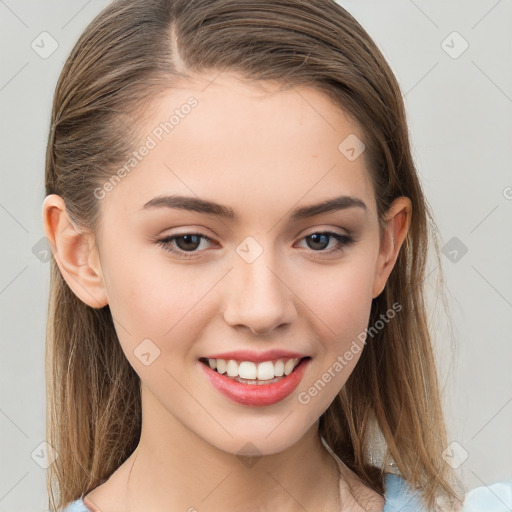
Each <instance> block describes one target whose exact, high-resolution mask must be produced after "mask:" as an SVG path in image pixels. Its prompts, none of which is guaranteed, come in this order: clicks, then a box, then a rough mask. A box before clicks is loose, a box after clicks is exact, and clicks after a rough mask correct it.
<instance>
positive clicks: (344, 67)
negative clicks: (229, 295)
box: [46, 0, 461, 510]
mask: <svg viewBox="0 0 512 512" xmlns="http://www.w3.org/2000/svg"><path fill="white" fill-rule="evenodd" d="M209 70H214V71H219V72H222V71H234V72H238V73H240V74H241V75H242V76H244V77H246V78H247V79H250V80H272V81H277V82H278V83H282V84H283V85H286V86H290V87H293V86H295V85H307V86H312V87H315V88H317V89H318V90H320V91H322V92H324V93H325V94H327V95H328V96H329V97H330V98H331V99H332V100H333V101H334V102H335V104H337V105H338V106H339V107H340V108H342V109H343V110H344V111H345V112H346V113H348V114H349V115H350V116H351V117H352V118H353V119H354V120H355V121H356V122H357V123H358V125H359V126H360V128H361V130H363V132H362V133H363V135H364V143H365V145H366V153H365V155H366V157H367V158H368V160H367V161H368V172H369V173H370V176H371V178H372V181H373V184H374V190H375V194H376V201H377V206H378V216H379V219H380V220H381V221H382V219H383V218H384V216H385V214H386V212H387V210H388V208H389V206H390V204H391V202H392V201H393V199H395V198H396V197H399V196H406V197H409V198H410V200H411V202H412V210H413V214H412V221H411V225H410V229H409V232H408V234H407V238H406V241H405V244H404V246H403V247H402V249H401V251H400V253H399V256H398V259H397V262H396V264H395V267H394V269H393V271H392V273H391V275H390V277H389V279H388V282H387V284H386V287H385V289H384V291H383V292H382V293H381V294H380V295H379V296H378V297H377V298H375V299H374V300H373V302H372V308H371V316H370V323H369V325H370V326H372V325H374V324H375V323H376V322H377V321H378V319H379V318H381V315H382V314H386V312H387V311H388V310H389V309H390V308H391V307H392V304H394V303H398V304H400V305H401V307H402V309H401V311H400V313H399V314H397V315H396V318H394V319H393V320H392V321H390V322H388V323H387V325H386V326H385V328H383V329H381V330H379V331H378V332H377V333H376V334H374V335H373V334H372V336H371V338H372V339H371V340H369V341H368V343H367V344H366V347H365V349H364V350H363V352H362V355H361V358H360V360H359V362H358V364H357V365H356V367H355V369H354V371H353V373H352V374H351V375H350V377H349V379H348V381H347V382H346V384H345V386H344V387H343V389H342V390H341V391H340V393H339V394H338V395H337V396H336V398H335V400H334V401H333V402H332V403H331V405H330V406H329V408H328V409H327V410H326V411H325V413H324V414H323V415H322V416H321V418H320V423H319V428H320V432H321V434H322V435H323V436H324V437H325V439H326V441H327V443H328V444H329V446H331V447H332V449H333V450H334V452H335V453H336V454H337V455H338V456H339V457H340V458H341V459H342V460H343V462H344V463H345V464H346V465H347V466H348V467H349V468H350V469H351V470H353V471H354V472H355V473H356V474H357V475H358V476H359V477H360V478H361V479H362V481H363V482H364V483H365V484H366V485H368V486H369V487H371V488H373V489H374V490H376V491H378V492H380V493H383V492H384V485H383V474H384V473H385V472H386V471H388V470H389V462H390V461H392V462H393V463H394V464H395V465H396V466H395V467H396V470H397V471H399V472H400V474H401V475H402V476H403V477H404V478H405V479H406V480H407V481H408V482H409V484H410V485H411V486H413V487H417V488H418V489H420V490H421V494H422V496H423V498H424V502H425V504H427V505H428V507H429V508H432V507H433V506H436V505H435V503H436V498H437V501H439V500H438V498H439V497H441V496H444V497H445V499H446V500H447V501H446V503H448V504H449V505H448V506H449V509H450V510H456V509H457V504H458V503H459V502H460V501H461V500H460V494H458V492H459V491H458V490H457V489H456V486H457V485H459V482H458V481H457V479H456V477H455V474H454V472H453V470H452V469H451V468H450V467H449V466H448V465H447V464H446V463H445V462H444V460H443V458H442V455H441V454H442V452H443V450H444V449H445V448H446V446H447V434H446V426H445V421H444V417H443V410H442V402H441V392H440V389H439V384H438V376H437V370H436V364H435V357H434V353H433V348H432V342H431V335H430V333H429V326H428V325H427V315H426V310H425V304H424V286H423V285H424V283H423V281H424V278H425V267H426V259H427V252H428V248H429V240H430V239H429V234H430V235H431V237H432V240H433V243H434V249H435V254H436V255H437V259H438V262H439V249H438V243H437V237H436V228H435V224H434V222H433V219H432V215H431V213H430V211H429V208H428V204H427V202H426V200H425V198H424V195H423V192H422V189H421V185H420V182H419V179H418V176H417V173H416V170H415V166H414V162H413V159H412V155H411V149H410V145H409V139H408V130H407V122H406V115H405V109H404V104H403V99H402V96H401V92H400V88H399V85H398V83H397V81H396V78H395V77H394V75H393V73H392V71H391V69H390V67H389V66H388V64H387V63H386V60H385V59H384V57H383V55H382V54H381V52H380V51H379V49H378V48H377V46H376V44H375V43H374V42H373V41H372V39H371V38H370V36H369V35H368V34H367V33H366V31H365V30H364V29H363V28H362V27H361V25H360V24H359V23H358V22H357V21H356V20H355V19H354V18H353V17H352V16H351V15H350V14H349V13H348V12H346V11H345V10H344V9H343V8H342V7H340V6H339V5H337V4H336V3H335V2H334V1H333V0H315V1H314V2H312V1H310V0H258V1H257V2H255V1H254V0H194V1H190V0H145V1H144V2H140V1H139V0H118V1H114V2H113V3H112V4H110V5H109V6H107V7H106V8H105V9H104V10H103V11H102V12H101V13H100V14H99V15H98V16H97V17H96V18H95V19H94V20H93V21H92V22H91V23H90V25H89V26H88V27H87V28H86V30H85V32H84V33H83V34H82V35H81V37H80V38H79V40H78V42H77V43H76V45H75V47H74V48H73V50H72V52H71V54H70V56H69V57H68V59H67V61H66V63H65V65H64V68H63V70H62V72H61V75H60V77H59V80H58V83H57V87H56V91H55V96H54V101H53V109H52V114H51V129H50V135H49V140H48V147H47V156H46V194H58V195H60V196H61V197H62V198H63V199H64V201H65V204H66V208H67V210H68V213H69V215H70V218H71V219H72V221H73V222H74V223H75V225H76V226H79V227H80V228H83V229H89V230H92V231H94V230H95V229H96V228H97V226H98V221H99V210H98V201H97V199H96V197H95V195H94V193H93V191H94V189H95V188H96V187H98V185H100V184H101V183H103V182H104V181H105V179H106V178H107V177H108V176H111V175H112V171H113V170H115V169H116V168H117V166H118V165H119V164H120V163H122V162H123V161H125V160H126V155H128V154H130V152H131V150H133V147H134V146H135V144H136V142H137V141H138V138H139V136H140V133H138V132H137V127H138V126H140V119H141V114H143V113H144V109H143V107H144V106H145V105H147V104H148V101H149V100H150V99H151V98H153V97H154V95H155V94H158V93H159V92H162V91H165V90H166V89H168V88H170V87H172V86H173V84H175V83H176V80H177V79H178V78H179V77H186V76H187V72H193V73H196V72H199V73H200V72H203V71H209ZM340 142H341V141H340ZM48 314H49V318H48V331H47V362H46V364H47V376H48V382H47V399H48V413H47V432H48V436H47V437H48V441H49V442H50V443H51V445H52V446H53V448H54V449H56V450H57V452H58V454H59V457H58V458H57V459H56V461H55V462H54V463H53V464H52V465H51V466H50V468H49V470H48V490H49V495H50V503H51V505H50V508H51V507H55V508H51V510H55V509H57V508H60V507H62V506H65V505H66V504H68V503H69V502H70V501H72V500H75V499H77V498H79V497H80V496H82V495H83V494H86V493H88V492H89V491H91V490H92V489H94V488H95V487H97V486H98V485H100V484H102V483H103V482H104V481H106V480H107V479H108V478H109V476H110V475H111V474H112V473H113V472H114V471H115V470H116V469H117V468H118V467H119V466H120V465H121V464H122V462H124V460H126V458H127V457H128V456H129V455H130V454H131V453H132V452H133V450H134V449H135V448H136V446H137V444H138V441H139V437H140V429H141V403H140V382H139V377H138V375H137V374H136V373H135V371H134V370H133V368H132V367H131V365H130V364H129V362H128V360H127V359H126V357H125V356H124V354H123V352H122V350H121V347H120V344H119V341H118V339H117V335H116V331H115V329H114V325H113V321H112V317H111V314H110V310H109V307H108V305H107V306H105V307H103V308H98V309H95V308H91V307H89V306H88V305H86V304H85V303H83V302H82V301H80V300H79V299H78V298H77V297H76V296H75V294H74V293H73V292H72V291H71V289H70V288H69V286H68V285H67V283H66V282H65V280H64V279H63V277H62V275H61V273H60V271H59V269H58V267H57V265H56V263H55V260H53V259H52V262H51V283H50V301H49V313H48ZM375 426H377V427H378V429H379V430H380V432H381V433H382V435H383V437H384V439H385V442H386V451H385V454H384V458H383V460H381V461H378V462H377V463H375V461H373V460H370V458H369V454H368V451H370V452H371V451H372V443H373V442H374V439H375V438H374V437H373V436H372V434H371V432H372V429H373V428H374V427H375ZM54 490H56V491H58V493H59V500H58V502H57V503H55V498H54Z"/></svg>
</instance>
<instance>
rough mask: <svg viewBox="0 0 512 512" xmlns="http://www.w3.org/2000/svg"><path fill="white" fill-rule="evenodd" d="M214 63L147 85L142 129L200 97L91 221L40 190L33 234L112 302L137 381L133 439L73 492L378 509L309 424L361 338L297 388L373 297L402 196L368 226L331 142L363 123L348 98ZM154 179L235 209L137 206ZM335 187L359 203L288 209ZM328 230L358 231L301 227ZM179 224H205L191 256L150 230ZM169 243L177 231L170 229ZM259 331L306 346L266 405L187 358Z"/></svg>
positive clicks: (355, 187) (200, 506)
mask: <svg viewBox="0 0 512 512" xmlns="http://www.w3.org/2000/svg"><path fill="white" fill-rule="evenodd" d="M215 76H216V75H213V74H212V75H207V74H202V75H196V76H195V77H194V78H191V79H189V80H188V81H187V82H183V83H182V84H181V85H180V86H179V87H177V88H174V89H172V90H169V91H166V92H165V94H163V95H162V96H160V97H158V98H155V100H154V101H153V103H152V104H151V105H150V107H151V108H150V109H149V110H148V111H147V112H148V116H147V119H146V120H145V121H144V123H145V124H144V126H143V129H142V132H141V133H142V134H144V138H145V136H147V135H148V134H151V132H152V130H153V129H154V128H155V126H157V125H158V124H159V123H160V122H162V121H163V120H165V119H167V118H168V116H169V115H168V112H172V111H173V110H174V109H175V108H179V107H180V105H183V104H184V103H185V102H186V101H187V98H189V97H190V96H194V97H195V98H196V99H197V101H198V105H197V107H195V108H194V109H193V110H192V111H191V113H190V114H189V115H187V116H186V117H184V118H183V119H181V120H180V123H179V125H177V126H176V127H175V128H174V130H173V131H172V132H171V133H170V134H167V135H166V136H164V137H163V139H162V141H161V142H159V143H158V145H157V146H156V147H155V148H154V149H152V150H151V151H150V152H149V154H148V155H147V156H146V157H145V158H144V159H143V160H142V161H141V162H140V163H139V164H138V165H137V167H136V169H135V170H133V172H131V173H130V174H129V175H127V176H126V177H124V178H123V179H122V180H121V182H120V183H118V184H117V185H116V186H115V187H114V188H113V190H112V191H110V192H109V193H108V194H106V196H105V198H104V199H101V200H100V209H101V223H100V225H99V227H98V229H97V231H96V232H95V233H89V232H82V233H81V232H80V230H78V229H77V228H75V227H74V226H73V225H72V224H71V223H70V221H69V218H68V216H67V214H66V208H65V204H64V202H63V201H62V199H61V198H60V197H59V196H56V195H50V196H48V197H47V198H46V199H45V201H44V205H43V219H44V228H45V232H46V236H47V237H48V239H49V241H50V243H51V244H52V247H53V250H54V256H55V259H56V261H57V264H58V266H59V268H60V270H61V272H62V274H63V276H64V278H65V279H66V281H67V282H68V284H69V286H70V287H71V289H72V290H73V291H74V293H75V294H76V295H77V296H78V297H79V298H80V299H81V300H82V301H84V302H85V303H86V304H88V305H90V306H91V307H103V306H104V305H106V304H109V306H110V309H111V311H112V315H113V317H114V319H115V325H116V330H117V334H118V337H119V341H120V343H121V346H122V348H123V351H124V353H125V355H126V357H127V358H128V360H129V362H130V363H131V365H132V366H133V368H134V369H135V371H136V372H137V373H138V375H139V376H140V378H141V382H142V384H141V393H142V409H143V426H142V434H141V438H140V442H139V445H138V447H137V449H136V450H135V451H134V453H133V454H132V455H131V456H130V457H129V459H128V460H127V461H126V462H125V463H124V464H122V465H121V466H120V468H119V469H118V470H117V471H116V472H115V473H114V474H113V475H112V477H111V478H110V479H109V480H108V481H107V482H106V483H104V484H103V485H101V486H99V487H97V488H96V489H94V490H93V491H92V492H90V493H89V494H88V496H87V499H86V504H87V505H88V506H89V507H90V508H91V509H92V510H94V509H96V510H101V511H102V512H114V511H115V512H123V511H128V510H129V511H131V512H135V511H140V510H151V511H156V512H158V511H164V510H165V511H168V510H184V511H187V510H190V511H193V510H195V509H197V510H200V511H201V512H202V511H218V510H223V511H225V512H231V511H237V512H240V511H249V510H250V511H256V510H257V511H270V510H280V511H290V512H291V511H299V510H300V511H303V510H304V509H305V510H322V511H324V510H325V511H334V510H338V511H339V510H340V509H341V510H344V511H345V510H346V511H349V510H365V508H364V507H367V510H379V511H382V509H383V506H384V501H383V499H382V498H381V497H380V496H379V495H378V494H377V493H375V492H374V491H372V490H371V489H368V488H366V486H364V485H363V484H362V482H360V481H359V480H358V479H357V477H355V475H354V474H353V473H352V472H351V471H349V470H348V468H346V466H342V467H341V468H340V469H341V475H342V478H341V488H340V487H339V480H340V474H339V473H338V466H337V464H336V462H335V461H334V459H333V457H332V456H331V455H330V454H329V453H328V452H327V451H326V450H325V448H324V447H323V445H322V444H321V442H320V440H319V436H318V418H319V417H320V416H321V414H322V413H323V412H324V411H325V410H326V409H327V407H328V406H329V404H330V403H331V402H332V400H333V399H334V398H335V396H336V394H337V393H338V392H339V390H340V389H341V388H342V387H343V385H344V383H345V382H346V380H347V378H348V377H349V375H350V374H351V372H352V370H353V369H354V367H355V365H356V364H357V361H358V360H359V357H360V355H361V352H359V353H358V354H356V355H355V356H354V357H353V359H352V360H351V361H350V362H347V364H346V365H345V366H344V367H343V370H342V371H339V372H337V373H336V374H335V375H336V376H335V378H333V379H332V380H331V381H330V382H329V383H328V384H327V385H326V386H325V388H324V389H322V390H321V392H319V393H318V395H316V396H314V397H312V398H311V400H310V402H309V403H308V404H303V403H301V402H300V401H299V400H298V395H299V393H301V392H304V391H307V390H308V388H309V387H310V386H311V385H312V384H313V383H314V382H315V381H317V380H318V379H319V378H321V376H322V374H324V373H325V372H326V371H327V370H328V368H329V367H332V365H333V363H334V362H335V361H336V360H337V357H338V355H340V354H344V353H345V352H346V351H347V350H348V349H349V348H350V346H351V344H352V342H353V341H354V340H356V339H357V336H358V335H359V334H360V333H361V332H363V331H364V330H365V328H366V327H367V326H368V319H369V314H370V307H371V302H372V299H373V298H374V297H377V296H378V295H379V294H380V293H381V292H382V291H383V289H384V286H385V284H386V281H387V279H388V277H389V274H390V272H391V270H392V268H393V266H394V264H395V262H396V258H397V256H398V252H399V250H400V247H401V245H402V243H403V241H404V239H405V236H406V233H407V230H408V228H409V224H410V216H411V202H410V200H409V199H408V198H405V197H401V198H398V199H396V200H395V202H394V203H393V205H392V207H391V209H390V210H389V213H388V216H387V218H386V220H385V226H384V229H383V231H382V233H381V236H379V223H378V218H377V210H376V203H375V196H374V191H373V188H372V183H371V181H370V178H369V174H368V170H367V168H366V165H367V162H366V160H365V153H364V152H363V154H362V155H361V156H360V157H359V158H356V159H355V160H354V161H350V160H348V159H347V158H346V157H345V156H344V155H343V154H342V153H341V152H340V151H339V150H338V145H339V144H340V142H341V141H343V140H344V139H345V138H346V137H347V136H348V135H350V134H355V135H356V136H358V137H359V138H360V139H362V135H361V134H360V130H359V128H358V126H357V125H356V124H355V123H354V122H353V121H352V120H351V119H350V118H349V117H348V116H346V115H345V114H344V113H343V112H342V111H341V110H340V109H338V108H337V107H336V106H335V105H334V104H333V103H332V101H331V100H330V99H329V98H327V97H326V96H325V95H324V94H323V93H321V92H319V91H317V90H315V89H313V88H306V87H301V88H297V89H295V90H294V89H289V90H284V91H280V90H279V88H278V87H277V86H276V85H275V84H270V83H265V84H259V85H250V84H248V83H247V82H245V81H243V80H241V77H239V76H237V75H235V74H229V73H223V74H221V75H220V76H217V78H215ZM212 80H213V81H212ZM164 164H165V165H164ZM162 194H169V195H170V194H182V195H188V196H198V197H200V198H203V199H208V200H211V201H215V202H217V203H220V204H223V205H226V206H229V207H230V208H232V209H233V210H234V211H235V213H236V215H237V220H236V221H233V220H229V219H221V218H219V217H216V216H214V215H209V214H204V213H198V212H188V211H184V210H178V209H169V208H154V209H148V210H141V209H142V206H143V205H144V204H145V203H146V202H147V201H149V200H150V199H152V198H154V197H156V196H158V195H162ZM338 195H351V196H354V197H357V198H359V199H361V200H362V201H364V203H365V204H366V206H367V210H366V211H365V210H363V209H362V208H348V209H345V210H339V211H335V212H330V213H324V214H321V215H317V216H315V217H311V218H307V219H303V220H300V221H297V222H294V223H290V222H288V218H289V214H290V211H291V210H292V209H293V208H296V207H300V206H305V205H310V204H314V203H319V202H321V201H324V200H326V199H330V198H332V197H334V196H338ZM326 230H329V231H334V232H337V233H340V234H351V235H352V236H353V237H354V239H355V242H354V243H353V244H351V245H349V246H347V247H344V248H343V250H342V251H336V252H333V249H334V248H336V247H337V246H339V242H337V240H336V239H335V238H332V237H331V238H327V239H324V241H323V242H324V244H323V246H322V245H321V244H319V243H317V244H316V245H315V244H314V243H311V241H310V240H309V243H308V238H306V237H307V236H309V235H311V234H313V233H322V232H325V231H326ZM187 233H201V234H203V235H205V236H208V237H210V238H211V239H212V242H208V241H207V240H202V241H201V244H200V245H199V246H198V245H197V244H196V246H195V247H196V248H195V249H192V250H195V252H194V253H193V257H192V258H191V259H187V260H184V259H182V258H180V257H179V256H177V255H176V254H173V253H170V252H168V251H166V250H165V249H164V248H163V247H162V246H160V245H158V244H157V243H156V240H157V239H158V238H163V236H164V235H165V236H169V235H177V234H181V235H183V234H187ZM248 236H251V237H253V238H254V239H255V240H256V241H257V243H258V244H259V245H260V246H261V248H262V250H263V252H262V253H261V255H260V256H259V257H258V258H256V259H255V260H254V261H253V262H252V263H247V262H246V261H245V260H244V259H242V258H241V257H240V256H239V255H238V254H237V252H236V248H237V246H239V244H240V243H241V242H242V241H243V240H244V239H245V238H246V237H248ZM171 246H172V248H173V249H175V250H176V251H179V250H180V248H183V247H185V248H186V247H187V246H186V244H185V243H183V240H181V245H177V243H176V242H174V243H172V244H171ZM182 252H185V251H184V250H183V249H182ZM144 339H150V340H151V341H152V343H154V345H156V346H157V347H158V348H159V350H160V355H159V357H157V358H156V359H155V360H154V361H153V362H152V363H151V364H150V365H149V366H145V365H144V364H142V362H141V361H140V360H139V359H138V357H137V356H136V355H135V354H134V350H136V348H137V346H138V345H139V344H140V343H141V342H142V340H144ZM360 345H361V343H360ZM271 348H281V349H288V350H295V351H298V352H301V353H305V354H309V355H310V356H311V357H312V360H311V363H310V365H309V367H308V368H307V370H306V373H305V375H304V378H303V380H302V381H301V383H300V384H299V386H298V388H297V389H296V390H295V391H294V392H293V393H292V394H291V395H290V396H289V397H287V398H286V399H284V400H282V401H281V402H279V403H277V404H274V405H271V406H265V407H250V406H244V405H240V404H237V403H234V402H232V401H231V400H229V399H228V398H226V397H224V396H223V395H221V394H220V393H219V392H218V391H217V390H216V389H215V388H214V387H213V386H212V385H211V384H210V383H209V381H208V380H207V379H206V378H205V376H204V375H203V372H202V371H201V368H200V366H199V365H200V364H201V363H199V362H198V358H199V357H202V356H204V355H207V354H212V353H215V352H224V351H228V350H234V349H252V350H256V351H259V350H261V351H263V350H267V349H271ZM247 442H251V443H252V444H253V445H254V446H255V447H256V448H257V450H258V452H259V453H260V454H261V455H262V456H261V457H259V458H257V459H256V463H254V464H252V465H248V464H245V463H244V462H243V461H242V460H241V458H240V457H239V456H238V455H237V454H238V453H239V452H240V450H241V449H242V447H244V445H246V443H247ZM134 462H135V463H134ZM130 471H131V474H130ZM129 474H130V477H129V479H128V476H129ZM349 484H350V485H351V486H352V492H351V490H350V488H349ZM353 494H355V496H356V497H354V496H353ZM340 500H341V503H342V506H340V503H339V501H340ZM372 500H373V501H372ZM357 501H359V503H357ZM371 503H373V508H371ZM192 507H195V509H194V508H192Z"/></svg>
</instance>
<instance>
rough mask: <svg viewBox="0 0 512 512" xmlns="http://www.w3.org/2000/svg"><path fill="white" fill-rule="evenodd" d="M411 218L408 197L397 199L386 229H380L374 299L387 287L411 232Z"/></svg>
mask: <svg viewBox="0 0 512 512" xmlns="http://www.w3.org/2000/svg"><path fill="white" fill-rule="evenodd" d="M411 216H412V204H411V200H410V199H409V198H408V197H398V198H396V199H395V200H394V201H393V203H392V204H391V206H390V208H389V210H388V213H387V214H386V218H385V219H384V227H382V228H380V229H382V232H381V241H380V249H379V255H378V257H377V265H376V268H375V276H374V281H373V298H376V297H378V296H379V295H380V294H381V293H382V291H383V290H384V287H385V286H386V282H387V280H388V277H389V275H390V274H391V271H392V270H393V267H394V266H395V262H396V259H397V258H398V253H399V251H400V247H401V246H402V243H403V242H404V240H405V237H406V235H407V232H408V230H409V225H410V223H411Z"/></svg>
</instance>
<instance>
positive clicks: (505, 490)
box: [462, 479, 512, 512]
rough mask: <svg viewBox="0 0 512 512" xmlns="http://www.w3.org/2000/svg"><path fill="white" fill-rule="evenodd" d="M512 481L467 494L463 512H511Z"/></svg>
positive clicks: (473, 490) (498, 483) (479, 488)
mask: <svg viewBox="0 0 512 512" xmlns="http://www.w3.org/2000/svg"><path fill="white" fill-rule="evenodd" d="M510 510H512V479H510V480H503V481H501V482H495V483H493V484H490V485H482V486H480V487H476V488H474V489H472V490H471V491H469V492H468V493H467V494H466V499H465V501H464V508H463V510H462V512H509V511H510Z"/></svg>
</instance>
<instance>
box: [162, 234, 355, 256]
mask: <svg viewBox="0 0 512 512" xmlns="http://www.w3.org/2000/svg"><path fill="white" fill-rule="evenodd" d="M333 239H334V240H335V241H336V242H337V243H336V244H335V245H334V248H332V247H331V249H330V250H327V251H326V250H325V249H326V248H327V247H329V245H330V242H331V241H332V240H333ZM301 240H306V243H307V245H308V247H309V248H310V249H311V250H312V251H313V252H317V253H318V252H320V253H327V254H330V253H333V252H340V251H342V250H343V249H345V248H346V247H348V246H349V245H351V244H353V243H354V242H355V240H354V239H353V238H352V237H351V236H349V235H344V234H342V233H337V232H334V231H318V232H314V233H311V234H309V235H307V236H305V237H303V238H302V239H301ZM202 241H206V242H213V240H212V239H211V238H209V237H207V236H206V235H202V234H201V233H183V234H180V235H172V236H166V237H165V238H161V239H160V240H157V241H156V243H157V245H159V246H161V247H162V248H163V249H164V250H165V251H168V252H171V253H173V254H175V255H176V256H178V257H179V258H184V259H187V258H194V257H195V256H194V255H195V254H196V253H200V252H202V251H200V250H198V249H199V248H200V247H201V242H202ZM202 249H204V247H202Z"/></svg>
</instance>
